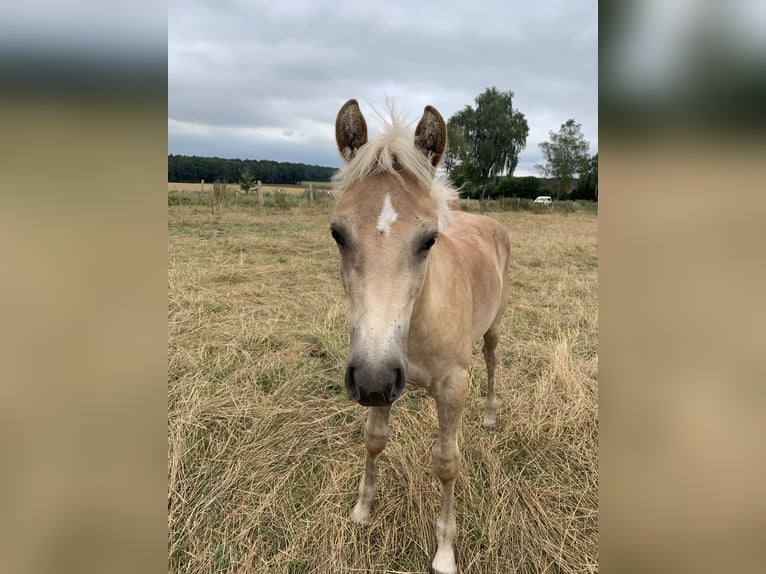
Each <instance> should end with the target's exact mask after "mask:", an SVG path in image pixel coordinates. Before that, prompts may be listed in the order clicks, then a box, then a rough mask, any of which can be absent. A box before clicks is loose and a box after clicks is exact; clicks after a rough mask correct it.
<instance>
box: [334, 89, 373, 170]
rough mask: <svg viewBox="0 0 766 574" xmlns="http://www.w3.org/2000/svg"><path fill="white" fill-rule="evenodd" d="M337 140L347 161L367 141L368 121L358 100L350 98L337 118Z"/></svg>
mask: <svg viewBox="0 0 766 574" xmlns="http://www.w3.org/2000/svg"><path fill="white" fill-rule="evenodd" d="M335 142H336V143H337V144H338V151H339V152H340V155H341V157H342V158H343V159H344V160H346V161H351V159H352V158H353V157H354V154H356V150H358V149H359V148H360V147H362V146H363V145H364V144H366V143H367V122H365V121H364V116H363V115H362V110H360V109H359V103H358V102H357V101H356V100H349V101H347V102H346V103H345V104H343V107H342V108H341V109H340V111H339V112H338V117H337V118H335Z"/></svg>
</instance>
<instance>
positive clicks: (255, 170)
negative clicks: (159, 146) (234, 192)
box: [168, 154, 336, 184]
mask: <svg viewBox="0 0 766 574" xmlns="http://www.w3.org/2000/svg"><path fill="white" fill-rule="evenodd" d="M245 171H248V172H249V173H250V174H251V175H252V178H253V179H254V180H261V181H263V182H268V183H270V184H299V183H301V182H302V181H328V182H329V181H330V178H331V177H332V175H333V174H334V173H335V171H336V168H334V167H322V166H318V165H307V164H305V163H291V162H281V161H270V160H255V159H244V160H243V159H224V158H220V157H200V156H196V155H192V156H188V155H174V154H168V181H173V182H178V183H195V182H199V181H200V180H202V179H204V180H205V181H207V182H214V181H226V182H229V183H235V182H237V181H239V180H240V178H241V177H242V174H243V173H244V172H245Z"/></svg>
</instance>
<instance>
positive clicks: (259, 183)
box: [258, 179, 263, 207]
mask: <svg viewBox="0 0 766 574" xmlns="http://www.w3.org/2000/svg"><path fill="white" fill-rule="evenodd" d="M258 205H260V206H261V207H263V187H261V180H260V179H259V180H258Z"/></svg>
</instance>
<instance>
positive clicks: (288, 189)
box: [168, 181, 330, 194]
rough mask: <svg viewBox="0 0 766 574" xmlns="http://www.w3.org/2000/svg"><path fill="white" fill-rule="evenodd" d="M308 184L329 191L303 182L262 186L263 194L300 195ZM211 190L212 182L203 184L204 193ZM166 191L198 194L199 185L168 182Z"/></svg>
mask: <svg viewBox="0 0 766 574" xmlns="http://www.w3.org/2000/svg"><path fill="white" fill-rule="evenodd" d="M309 183H311V184H312V185H313V186H314V190H327V189H330V184H329V183H328V182H326V181H323V182H316V181H314V182H308V181H307V182H305V183H304V184H301V185H291V184H285V185H271V184H263V186H262V187H263V192H264V193H274V192H275V191H276V190H277V189H281V190H282V191H283V192H285V193H288V194H302V193H304V191H305V190H307V189H308V186H309ZM227 187H228V188H229V189H230V190H232V191H239V192H240V193H242V190H241V189H240V187H239V185H238V184H236V183H229V184H227ZM212 190H213V182H207V181H206V182H205V192H206V193H210V192H211V191H212ZM168 191H175V192H199V191H200V183H199V182H197V183H176V182H172V181H169V182H168ZM257 192H258V189H257V188H255V187H254V188H253V189H251V190H250V193H257Z"/></svg>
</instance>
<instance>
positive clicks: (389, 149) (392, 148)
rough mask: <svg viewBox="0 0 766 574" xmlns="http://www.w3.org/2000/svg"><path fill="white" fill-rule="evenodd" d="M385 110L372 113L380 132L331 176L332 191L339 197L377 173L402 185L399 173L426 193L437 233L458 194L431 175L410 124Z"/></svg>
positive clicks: (428, 159)
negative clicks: (430, 203) (429, 196)
mask: <svg viewBox="0 0 766 574" xmlns="http://www.w3.org/2000/svg"><path fill="white" fill-rule="evenodd" d="M388 111H389V117H388V118H386V117H384V116H383V115H382V114H380V113H377V112H376V113H375V115H376V117H377V118H378V120H379V121H380V123H381V124H382V127H383V130H382V132H381V133H379V134H378V135H376V136H374V137H372V138H370V140H369V141H368V142H367V143H366V144H365V145H363V146H362V147H360V148H359V149H357V150H356V154H355V155H354V157H353V158H351V159H350V160H349V161H348V162H347V163H346V164H345V165H344V166H343V167H342V168H341V169H340V170H339V171H338V172H337V173H336V174H335V175H334V176H333V178H332V184H333V192H334V193H335V194H336V195H340V194H342V193H344V192H346V191H347V190H348V189H349V188H351V186H353V185H354V184H355V183H357V182H359V181H361V180H363V179H364V178H366V177H369V176H371V175H377V174H390V175H393V176H394V177H396V178H398V179H399V180H400V181H402V184H404V179H403V177H402V173H406V174H408V175H409V176H410V177H412V179H414V181H415V184H416V185H417V186H418V187H420V188H421V189H423V190H427V191H428V192H429V193H430V195H431V199H432V200H433V201H434V204H435V207H436V214H437V218H438V225H439V231H445V230H446V228H447V225H448V223H449V220H450V218H451V214H450V203H451V202H453V201H455V200H457V199H458V192H457V190H456V189H455V188H454V187H452V186H451V185H450V183H449V181H448V180H447V178H446V177H444V176H441V175H437V174H435V173H434V168H433V166H432V165H431V162H430V158H428V157H427V156H425V155H424V154H423V152H422V151H421V150H419V149H418V148H417V147H416V146H415V134H414V132H413V131H412V130H411V129H410V124H407V123H406V122H405V121H404V119H403V118H402V117H401V116H400V115H399V114H398V113H397V112H396V111H395V110H394V109H393V107H392V106H390V105H389V110H388Z"/></svg>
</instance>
